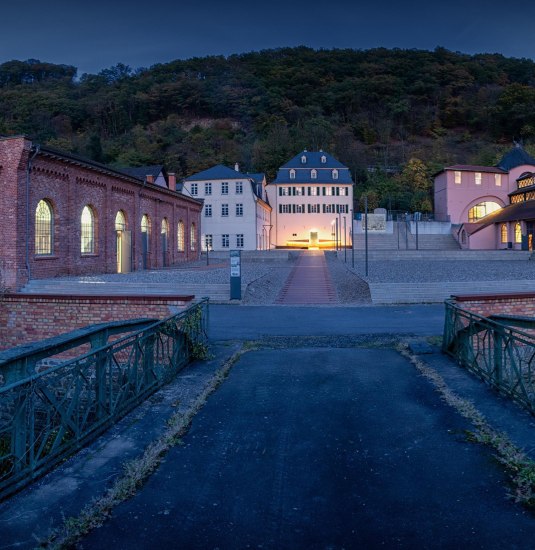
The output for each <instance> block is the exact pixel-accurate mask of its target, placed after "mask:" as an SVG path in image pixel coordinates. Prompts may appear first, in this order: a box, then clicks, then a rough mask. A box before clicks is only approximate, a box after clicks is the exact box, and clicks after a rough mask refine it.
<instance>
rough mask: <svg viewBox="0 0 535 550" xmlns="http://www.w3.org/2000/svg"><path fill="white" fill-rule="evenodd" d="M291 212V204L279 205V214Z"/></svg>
mask: <svg viewBox="0 0 535 550" xmlns="http://www.w3.org/2000/svg"><path fill="white" fill-rule="evenodd" d="M291 211H292V205H291V204H279V214H290V213H291Z"/></svg>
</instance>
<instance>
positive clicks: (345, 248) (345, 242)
mask: <svg viewBox="0 0 535 550" xmlns="http://www.w3.org/2000/svg"><path fill="white" fill-rule="evenodd" d="M344 262H346V263H347V232H346V217H345V216H344Z"/></svg>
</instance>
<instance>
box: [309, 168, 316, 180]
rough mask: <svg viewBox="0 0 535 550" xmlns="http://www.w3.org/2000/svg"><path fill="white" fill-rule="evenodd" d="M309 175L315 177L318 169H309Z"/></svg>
mask: <svg viewBox="0 0 535 550" xmlns="http://www.w3.org/2000/svg"><path fill="white" fill-rule="evenodd" d="M310 177H311V178H312V179H313V180H315V179H317V177H318V171H317V170H314V169H313V170H311V171H310Z"/></svg>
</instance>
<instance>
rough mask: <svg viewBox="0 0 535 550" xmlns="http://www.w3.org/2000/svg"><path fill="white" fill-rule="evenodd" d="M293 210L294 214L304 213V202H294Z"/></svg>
mask: <svg viewBox="0 0 535 550" xmlns="http://www.w3.org/2000/svg"><path fill="white" fill-rule="evenodd" d="M294 206H295V210H294V212H295V213H296V214H304V213H305V205H304V204H295V205H294Z"/></svg>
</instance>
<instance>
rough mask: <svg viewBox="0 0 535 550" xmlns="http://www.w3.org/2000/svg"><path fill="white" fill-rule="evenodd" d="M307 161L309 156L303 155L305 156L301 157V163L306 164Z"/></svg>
mask: <svg viewBox="0 0 535 550" xmlns="http://www.w3.org/2000/svg"><path fill="white" fill-rule="evenodd" d="M306 163H307V158H306V156H305V155H303V156H302V157H301V164H306Z"/></svg>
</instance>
